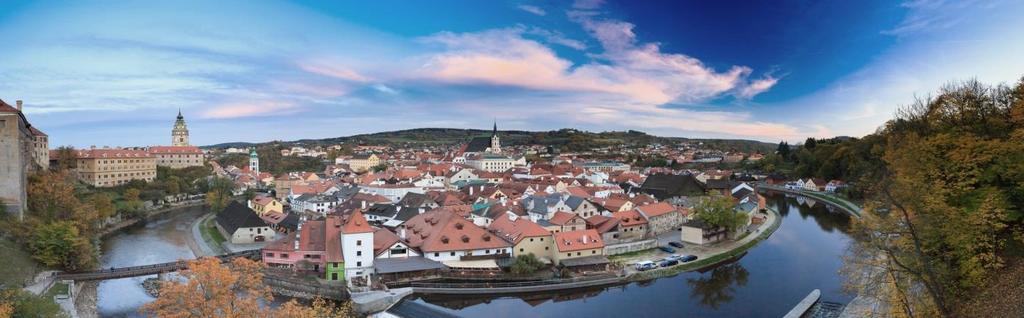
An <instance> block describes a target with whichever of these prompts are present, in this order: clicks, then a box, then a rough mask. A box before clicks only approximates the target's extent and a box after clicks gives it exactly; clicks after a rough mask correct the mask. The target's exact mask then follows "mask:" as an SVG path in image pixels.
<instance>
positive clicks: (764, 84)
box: [736, 75, 779, 99]
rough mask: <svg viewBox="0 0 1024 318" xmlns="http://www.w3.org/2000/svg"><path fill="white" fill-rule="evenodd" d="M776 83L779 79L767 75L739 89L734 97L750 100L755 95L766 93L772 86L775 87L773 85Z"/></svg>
mask: <svg viewBox="0 0 1024 318" xmlns="http://www.w3.org/2000/svg"><path fill="white" fill-rule="evenodd" d="M778 82H779V79H777V78H775V77H772V76H770V75H767V76H765V77H763V78H760V79H756V80H753V81H751V82H750V83H749V84H747V85H746V86H743V87H740V89H739V91H737V92H736V95H737V96H739V97H740V98H744V99H751V98H754V96H757V94H761V93H764V92H766V91H768V90H769V89H771V88H772V86H775V83H778Z"/></svg>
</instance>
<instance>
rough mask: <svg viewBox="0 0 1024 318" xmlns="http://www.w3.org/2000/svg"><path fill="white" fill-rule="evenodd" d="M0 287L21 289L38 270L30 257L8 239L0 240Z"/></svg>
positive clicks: (19, 246) (37, 266)
mask: <svg viewBox="0 0 1024 318" xmlns="http://www.w3.org/2000/svg"><path fill="white" fill-rule="evenodd" d="M0 268H2V269H3V270H0V285H6V286H16V287H21V285H22V284H23V283H25V282H28V281H31V280H32V278H33V277H34V276H35V274H36V272H38V271H39V270H40V267H39V264H37V263H36V262H35V261H34V260H32V255H31V254H29V253H28V252H27V251H25V250H23V249H22V247H21V245H19V244H18V243H15V242H13V241H11V240H9V239H0Z"/></svg>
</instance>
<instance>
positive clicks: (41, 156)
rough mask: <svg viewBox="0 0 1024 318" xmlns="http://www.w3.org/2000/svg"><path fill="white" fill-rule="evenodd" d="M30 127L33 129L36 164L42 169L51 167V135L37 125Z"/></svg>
mask: <svg viewBox="0 0 1024 318" xmlns="http://www.w3.org/2000/svg"><path fill="white" fill-rule="evenodd" d="M28 129H29V130H31V131H32V138H33V141H32V149H33V150H34V151H33V157H34V158H35V160H36V164H37V165H39V168H42V169H46V168H48V167H50V142H49V138H50V137H49V136H47V135H46V133H43V132H42V131H41V130H39V129H37V128H36V127H35V126H29V127H28Z"/></svg>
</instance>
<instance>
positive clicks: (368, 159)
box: [348, 153, 380, 172]
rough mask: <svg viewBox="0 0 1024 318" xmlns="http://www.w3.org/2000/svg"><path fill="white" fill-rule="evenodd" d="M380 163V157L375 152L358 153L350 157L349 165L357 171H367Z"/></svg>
mask: <svg viewBox="0 0 1024 318" xmlns="http://www.w3.org/2000/svg"><path fill="white" fill-rule="evenodd" d="M379 164H380V158H378V157H377V155H375V154H372V153H371V154H357V155H355V156H353V157H352V159H349V161H348V167H349V168H350V169H352V171H355V172H366V171H369V170H370V169H373V167H376V166H377V165H379Z"/></svg>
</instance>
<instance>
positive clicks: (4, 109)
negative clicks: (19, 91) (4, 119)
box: [0, 99, 18, 113]
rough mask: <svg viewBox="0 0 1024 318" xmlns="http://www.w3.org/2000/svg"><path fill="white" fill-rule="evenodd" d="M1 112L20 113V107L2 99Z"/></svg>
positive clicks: (0, 100)
mask: <svg viewBox="0 0 1024 318" xmlns="http://www.w3.org/2000/svg"><path fill="white" fill-rule="evenodd" d="M0 113H18V109H17V108H15V107H14V106H11V105H9V104H7V103H5V102H4V100H2V99H0Z"/></svg>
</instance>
